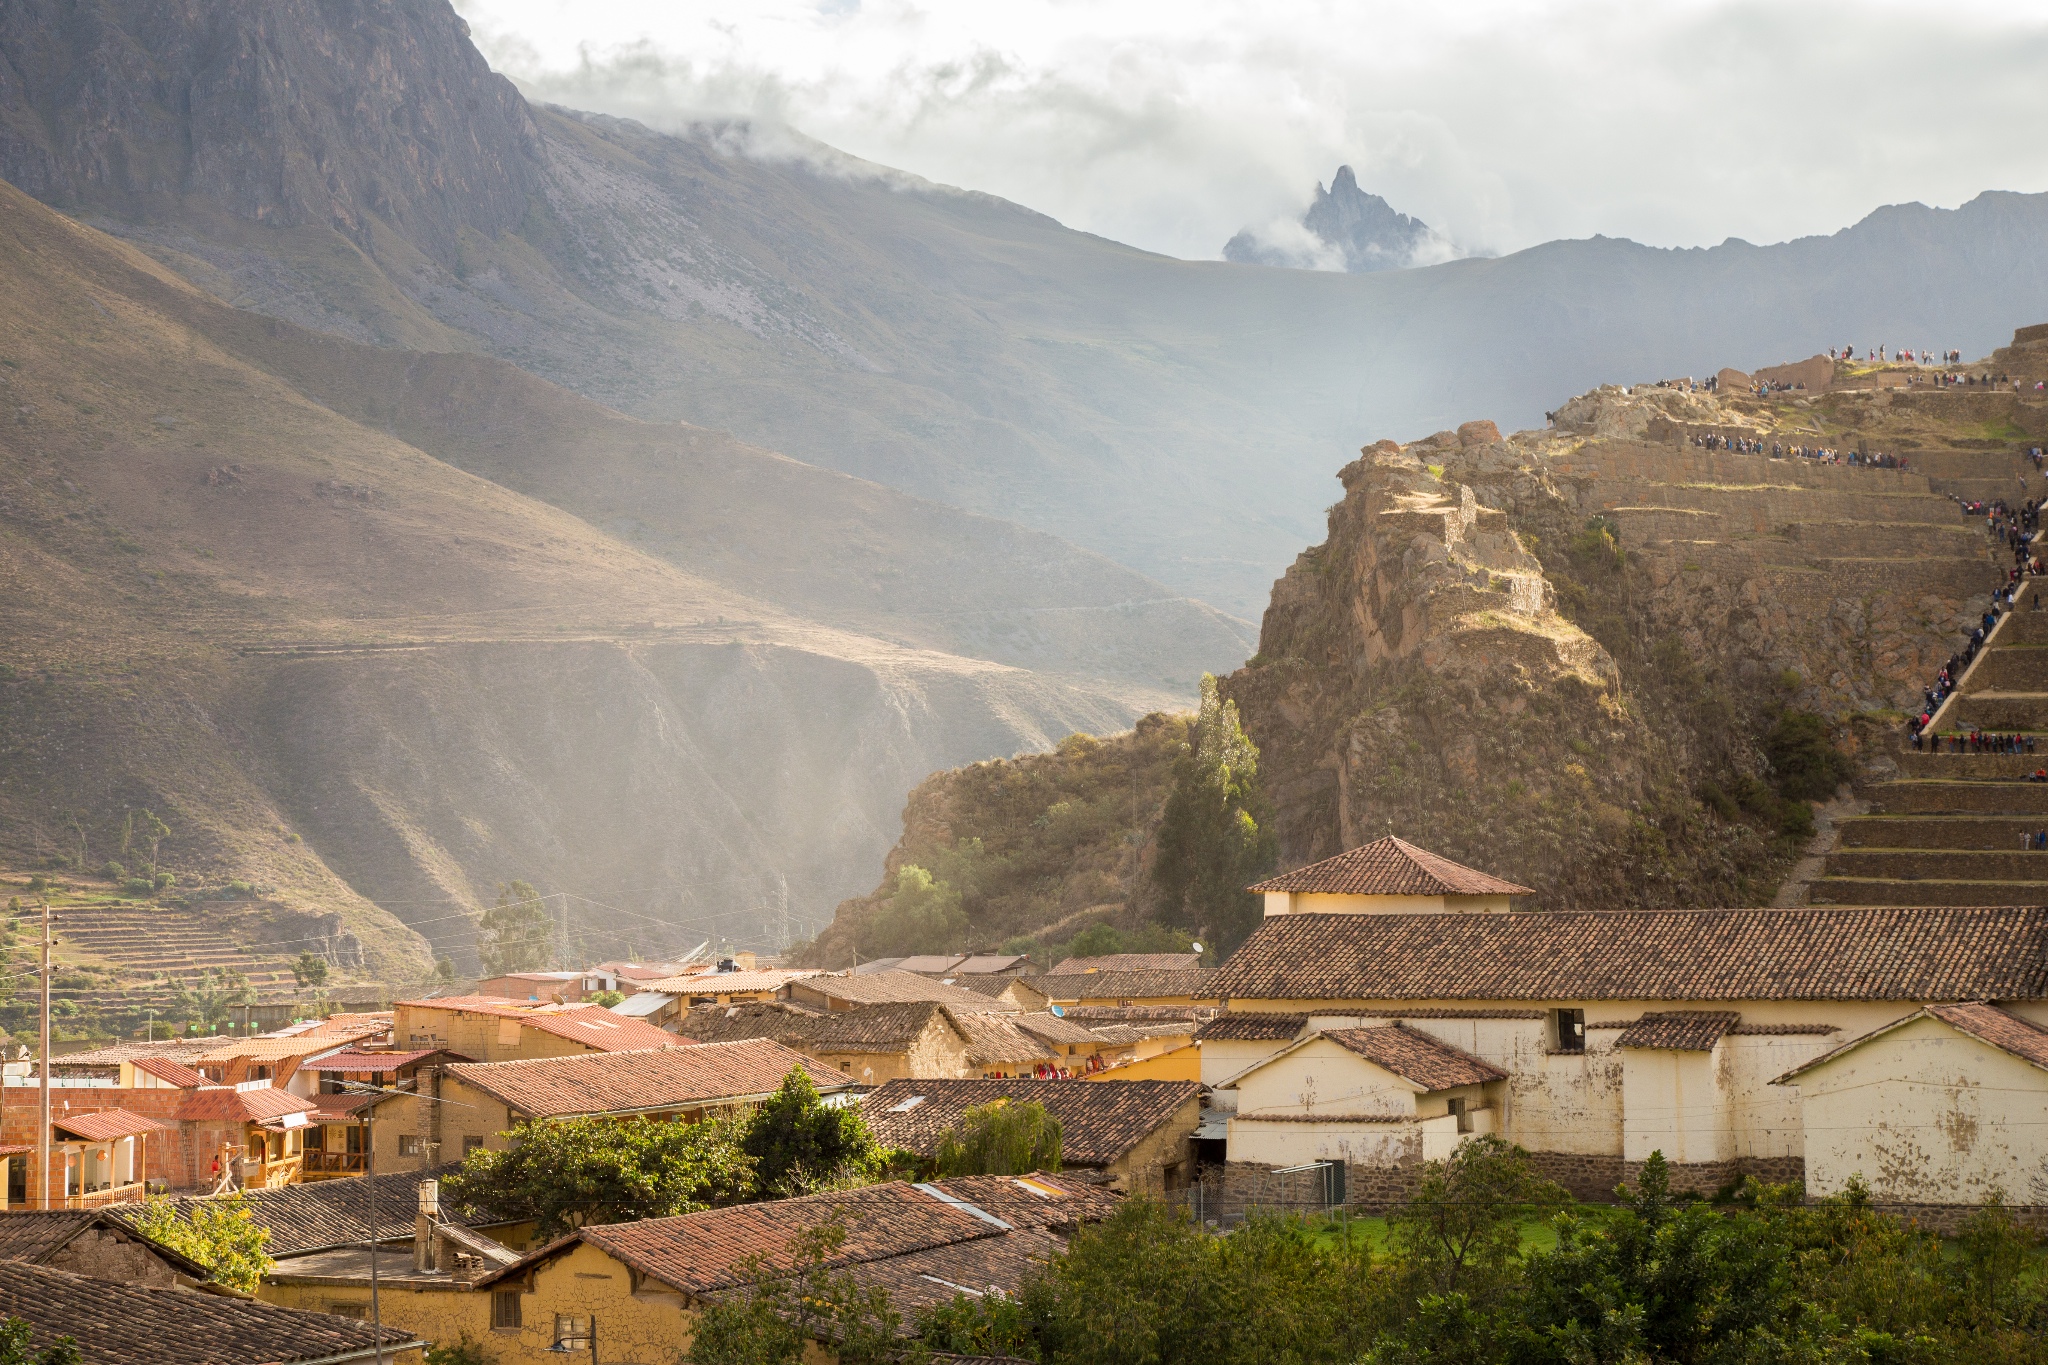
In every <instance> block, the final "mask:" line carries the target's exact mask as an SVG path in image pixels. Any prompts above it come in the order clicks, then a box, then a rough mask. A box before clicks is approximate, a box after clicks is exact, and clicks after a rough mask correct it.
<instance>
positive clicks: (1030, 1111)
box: [938, 1099, 1060, 1176]
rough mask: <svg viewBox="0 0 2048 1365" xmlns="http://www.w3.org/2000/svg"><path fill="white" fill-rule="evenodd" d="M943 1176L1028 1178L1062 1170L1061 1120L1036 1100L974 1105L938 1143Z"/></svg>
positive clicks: (995, 1101) (940, 1169)
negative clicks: (1033, 1174)
mask: <svg viewBox="0 0 2048 1365" xmlns="http://www.w3.org/2000/svg"><path fill="white" fill-rule="evenodd" d="M938 1166H939V1174H940V1175H943V1176H956V1175H1029V1174H1030V1173H1031V1172H1033V1171H1057V1170H1058V1169H1059V1168H1060V1121H1059V1120H1058V1119H1056V1118H1054V1117H1053V1116H1052V1115H1050V1114H1048V1113H1046V1112H1045V1106H1044V1105H1043V1104H1041V1103H1040V1102H1039V1101H1037V1100H1025V1101H1024V1102H1023V1103H1021V1104H1017V1103H1013V1102H1011V1101H1010V1100H1008V1099H999V1100H992V1101H990V1102H989V1103H987V1104H978V1105H974V1106H971V1107H970V1108H969V1109H968V1110H967V1112H966V1113H964V1114H962V1115H961V1116H960V1126H959V1127H958V1128H955V1129H954V1130H952V1131H951V1132H949V1133H947V1134H946V1135H945V1136H944V1137H942V1138H940V1139H939V1155H938Z"/></svg>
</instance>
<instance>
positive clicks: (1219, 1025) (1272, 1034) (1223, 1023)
mask: <svg viewBox="0 0 2048 1365" xmlns="http://www.w3.org/2000/svg"><path fill="white" fill-rule="evenodd" d="M1307 1023H1308V1016H1307V1015H1306V1014H1267V1013H1263V1012H1254V1011H1250V1010H1244V1011H1237V1012H1233V1013H1230V1014H1219V1015H1217V1016H1216V1017H1215V1018H1214V1019H1211V1020H1210V1021H1209V1022H1208V1023H1206V1024H1203V1025H1202V1026H1201V1027H1200V1028H1198V1029H1196V1030H1195V1041H1196V1042H1198V1043H1205V1042H1208V1041H1209V1040H1210V1039H1211V1038H1225V1039H1230V1040H1232V1041H1240V1042H1283V1043H1284V1042H1289V1041H1291V1040H1292V1039H1294V1038H1295V1037H1296V1036H1298V1035H1299V1034H1300V1033H1301V1030H1302V1029H1303V1027H1304V1026H1306V1025H1307Z"/></svg>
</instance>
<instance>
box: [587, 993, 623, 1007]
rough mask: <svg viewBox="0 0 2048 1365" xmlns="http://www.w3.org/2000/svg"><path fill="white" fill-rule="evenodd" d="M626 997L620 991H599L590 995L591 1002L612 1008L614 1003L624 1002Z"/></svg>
mask: <svg viewBox="0 0 2048 1365" xmlns="http://www.w3.org/2000/svg"><path fill="white" fill-rule="evenodd" d="M625 999H626V997H625V996H624V995H623V994H621V993H620V992H618V991H599V992H598V993H597V994H596V995H593V996H591V997H590V1003H592V1004H593V1005H598V1006H601V1007H603V1008H605V1009H610V1008H611V1007H612V1006H613V1005H617V1004H622V1003H624V1001H625Z"/></svg>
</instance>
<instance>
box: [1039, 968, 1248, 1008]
mask: <svg viewBox="0 0 2048 1365" xmlns="http://www.w3.org/2000/svg"><path fill="white" fill-rule="evenodd" d="M1217 976H1218V973H1217V971H1216V970H1215V969H1214V968H1210V967H1181V968H1177V969H1175V970H1173V971H1120V970H1119V971H1101V972H1085V973H1080V972H1069V973H1067V974H1065V975H1063V976H1042V977H1039V978H1038V982H1039V984H1038V989H1039V990H1040V991H1041V992H1043V993H1044V994H1045V995H1047V996H1049V997H1051V998H1052V999H1054V1000H1079V999H1082V998H1084V997H1085V998H1087V999H1089V1000H1142V999H1146V998H1147V997H1155V996H1175V995H1185V996H1191V997H1193V998H1194V999H1197V1000H1214V999H1216V998H1217V995H1216V978H1217Z"/></svg>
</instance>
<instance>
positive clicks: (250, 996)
mask: <svg viewBox="0 0 2048 1365" xmlns="http://www.w3.org/2000/svg"><path fill="white" fill-rule="evenodd" d="M255 999H256V992H255V991H254V990H252V989H251V988H250V986H249V978H248V977H246V976H244V975H242V974H241V973H240V972H238V971H236V970H235V969H234V968H233V967H208V968H207V969H206V970H205V971H204V972H203V973H201V974H200V975H199V976H198V977H196V978H192V979H189V980H186V981H180V982H178V983H176V985H175V986H174V987H173V994H172V997H171V1007H170V1014H171V1017H172V1018H173V1019H180V1020H189V1021H190V1022H192V1023H195V1024H197V1025H199V1027H200V1028H201V1029H202V1030H206V1029H213V1028H217V1027H219V1026H220V1025H221V1024H223V1023H226V1022H227V1018H228V1015H230V1014H231V1013H233V1012H234V1008H235V1006H237V1005H247V1004H250V1003H251V1002H253V1001H254V1000H255Z"/></svg>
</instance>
